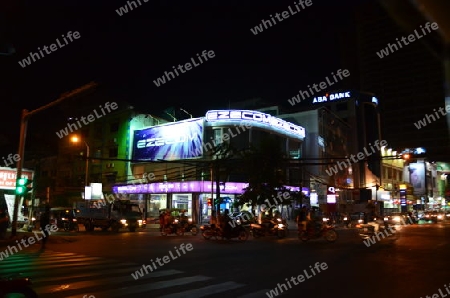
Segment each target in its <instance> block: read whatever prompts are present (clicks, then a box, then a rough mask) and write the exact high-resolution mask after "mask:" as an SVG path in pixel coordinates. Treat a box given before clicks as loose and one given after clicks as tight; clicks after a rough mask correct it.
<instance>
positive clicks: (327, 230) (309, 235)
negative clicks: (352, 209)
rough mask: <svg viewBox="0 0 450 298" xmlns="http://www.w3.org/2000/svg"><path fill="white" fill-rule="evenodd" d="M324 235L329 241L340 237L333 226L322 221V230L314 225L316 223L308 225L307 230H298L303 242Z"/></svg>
mask: <svg viewBox="0 0 450 298" xmlns="http://www.w3.org/2000/svg"><path fill="white" fill-rule="evenodd" d="M321 237H324V238H325V239H326V240H327V241H328V242H335V241H336V240H337V239H338V234H337V232H336V230H335V229H334V228H333V226H331V225H328V224H325V223H322V227H321V229H320V230H318V229H316V227H314V224H310V225H307V227H306V230H301V231H299V232H298V238H299V239H300V240H302V241H303V242H306V241H308V240H310V239H317V238H321Z"/></svg>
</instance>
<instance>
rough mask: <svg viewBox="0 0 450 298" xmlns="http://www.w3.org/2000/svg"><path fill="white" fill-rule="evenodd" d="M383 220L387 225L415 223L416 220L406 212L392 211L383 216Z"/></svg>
mask: <svg viewBox="0 0 450 298" xmlns="http://www.w3.org/2000/svg"><path fill="white" fill-rule="evenodd" d="M384 222H385V223H386V224H388V225H391V226H392V225H405V224H406V225H408V224H413V223H416V222H417V220H416V219H415V218H414V217H413V216H412V215H410V214H408V213H402V212H394V213H390V214H387V215H385V216H384Z"/></svg>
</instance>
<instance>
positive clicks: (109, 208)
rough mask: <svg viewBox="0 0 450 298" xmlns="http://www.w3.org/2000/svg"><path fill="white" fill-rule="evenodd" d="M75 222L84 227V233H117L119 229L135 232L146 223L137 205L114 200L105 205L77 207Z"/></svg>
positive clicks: (92, 204)
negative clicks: (100, 230)
mask: <svg viewBox="0 0 450 298" xmlns="http://www.w3.org/2000/svg"><path fill="white" fill-rule="evenodd" d="M78 209H79V210H80V212H78V213H77V222H78V223H79V224H82V225H84V227H85V229H86V231H94V229H95V228H101V229H102V231H107V230H108V229H111V230H112V231H113V232H119V230H120V229H124V228H126V229H128V230H129V231H130V232H135V231H136V230H137V229H139V228H145V227H146V222H145V219H144V216H143V213H142V211H141V209H140V208H139V205H138V204H134V203H131V202H130V201H129V200H115V201H113V202H111V203H106V204H94V203H92V202H91V203H90V204H89V205H88V206H86V205H85V206H82V205H79V206H78Z"/></svg>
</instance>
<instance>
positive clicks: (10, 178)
mask: <svg viewBox="0 0 450 298" xmlns="http://www.w3.org/2000/svg"><path fill="white" fill-rule="evenodd" d="M16 173H17V171H16V169H11V168H0V189H16V180H17V175H16ZM33 174H34V171H31V170H25V169H23V170H22V177H21V178H27V179H28V180H29V181H32V180H33Z"/></svg>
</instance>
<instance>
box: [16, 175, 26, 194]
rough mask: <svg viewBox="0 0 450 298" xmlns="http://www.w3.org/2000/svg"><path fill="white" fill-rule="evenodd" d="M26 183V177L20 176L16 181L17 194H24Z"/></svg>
mask: <svg viewBox="0 0 450 298" xmlns="http://www.w3.org/2000/svg"><path fill="white" fill-rule="evenodd" d="M27 184H28V179H27V178H20V179H17V181H16V194H17V195H23V194H25V192H26V190H27Z"/></svg>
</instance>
